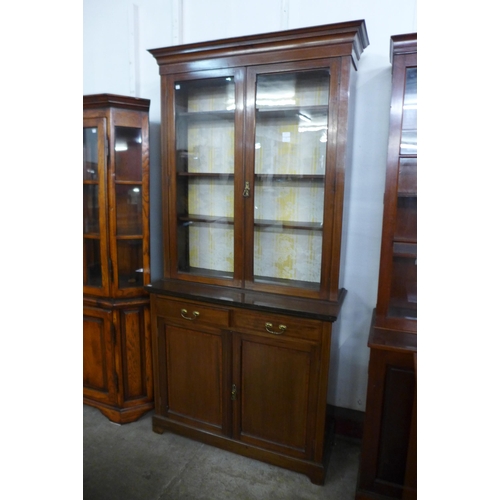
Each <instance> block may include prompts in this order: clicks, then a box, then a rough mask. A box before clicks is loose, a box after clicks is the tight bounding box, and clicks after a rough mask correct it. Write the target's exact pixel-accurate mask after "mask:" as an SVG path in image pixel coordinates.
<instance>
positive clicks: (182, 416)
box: [154, 299, 230, 434]
mask: <svg viewBox="0 0 500 500" xmlns="http://www.w3.org/2000/svg"><path fill="white" fill-rule="evenodd" d="M158 308H159V310H160V311H159V316H157V325H156V330H157V332H156V341H154V344H155V349H156V351H157V354H156V357H157V365H156V368H155V371H156V384H157V388H156V391H157V394H158V396H159V399H158V398H157V400H156V415H160V416H162V417H166V418H168V419H170V420H172V421H175V422H177V423H179V424H183V425H185V426H189V427H193V428H197V429H203V430H205V431H208V432H211V433H214V434H227V433H228V429H229V418H230V416H229V414H228V411H229V393H228V390H227V387H228V383H227V377H228V368H227V366H228V365H227V364H228V361H229V356H228V340H227V339H228V337H227V333H223V332H222V330H220V329H219V328H217V327H216V326H214V325H216V324H217V322H218V320H219V319H222V320H226V319H227V311H223V310H217V309H216V310H212V309H211V308H210V307H207V306H203V305H200V304H195V303H189V302H182V301H175V300H173V301H168V300H167V301H165V300H162V299H158Z"/></svg>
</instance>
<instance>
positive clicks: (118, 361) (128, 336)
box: [83, 299, 154, 424]
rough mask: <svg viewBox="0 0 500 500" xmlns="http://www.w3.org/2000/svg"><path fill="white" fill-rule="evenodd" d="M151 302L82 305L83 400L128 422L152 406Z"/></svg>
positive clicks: (115, 417)
mask: <svg viewBox="0 0 500 500" xmlns="http://www.w3.org/2000/svg"><path fill="white" fill-rule="evenodd" d="M150 330H151V328H150V309H149V300H147V299H146V300H145V299H142V300H137V299H136V300H133V301H130V300H127V301H102V300H101V301H99V303H97V301H95V300H93V299H88V300H85V299H84V305H83V403H84V404H87V405H90V406H94V407H96V408H98V409H99V410H100V411H101V412H102V413H103V414H104V415H105V416H106V417H107V418H109V419H110V420H111V421H113V422H116V423H120V424H124V423H127V422H132V421H135V420H137V419H138V418H139V417H140V416H141V415H143V414H144V413H145V412H147V411H149V410H151V409H152V408H153V406H154V403H153V373H152V372H153V370H152V359H151V335H150Z"/></svg>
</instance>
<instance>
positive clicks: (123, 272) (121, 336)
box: [83, 94, 153, 423]
mask: <svg viewBox="0 0 500 500" xmlns="http://www.w3.org/2000/svg"><path fill="white" fill-rule="evenodd" d="M148 113H149V100H147V99H139V98H134V97H127V96H118V95H112V94H99V95H87V96H83V402H84V403H85V404H88V405H91V406H95V407H97V408H99V410H100V411H101V412H102V413H103V414H104V415H106V416H107V417H108V418H109V419H110V420H112V421H113V422H117V423H126V422H131V421H133V420H136V419H137V418H138V417H139V416H140V415H142V414H143V413H144V412H145V411H148V410H151V409H152V408H153V377H152V360H151V337H150V335H151V334H150V311H149V296H148V294H147V293H146V292H145V290H144V285H145V284H148V283H149V281H150V278H149V121H148V120H149V115H148Z"/></svg>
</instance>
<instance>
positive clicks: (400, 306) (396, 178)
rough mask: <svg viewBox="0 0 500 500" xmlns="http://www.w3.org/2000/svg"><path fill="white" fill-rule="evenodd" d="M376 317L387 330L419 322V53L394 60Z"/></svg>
mask: <svg viewBox="0 0 500 500" xmlns="http://www.w3.org/2000/svg"><path fill="white" fill-rule="evenodd" d="M392 83H393V94H392V100H391V114H390V127H391V129H390V136H389V147H388V157H387V174H386V192H385V199H384V226H383V233H382V252H381V259H380V278H379V291H378V301H377V315H378V316H379V317H380V318H383V319H384V321H385V324H386V325H387V326H388V327H391V328H404V329H408V330H411V331H416V321H417V107H418V102H417V54H416V52H414V53H410V54H406V55H397V56H394V62H393V82H392Z"/></svg>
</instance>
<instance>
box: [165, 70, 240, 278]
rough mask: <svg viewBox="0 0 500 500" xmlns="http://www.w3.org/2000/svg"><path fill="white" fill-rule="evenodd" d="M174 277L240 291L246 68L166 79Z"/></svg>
mask: <svg viewBox="0 0 500 500" xmlns="http://www.w3.org/2000/svg"><path fill="white" fill-rule="evenodd" d="M166 87H167V88H166V96H167V104H166V106H168V108H167V116H166V117H165V120H164V123H166V124H167V125H166V129H167V130H166V132H165V131H164V134H165V133H166V134H167V137H168V140H167V143H168V144H171V145H175V147H169V148H168V149H167V154H166V159H165V160H164V161H166V162H167V165H166V166H164V170H165V169H166V171H167V176H166V178H165V177H164V189H165V190H166V191H167V190H168V192H169V196H168V197H166V201H165V206H164V209H165V213H168V214H169V219H168V224H169V229H168V231H166V232H165V237H166V240H165V269H166V274H167V277H171V278H178V279H183V280H187V281H198V282H206V283H215V284H222V285H227V286H239V285H240V283H241V268H242V248H241V231H242V227H243V220H242V217H237V216H236V214H241V210H242V205H241V204H242V200H243V198H242V192H243V187H242V137H243V118H242V116H243V115H242V113H243V104H242V102H243V70H241V69H228V70H227V71H203V72H197V73H188V74H182V75H172V76H169V77H168V78H167V79H166Z"/></svg>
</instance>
